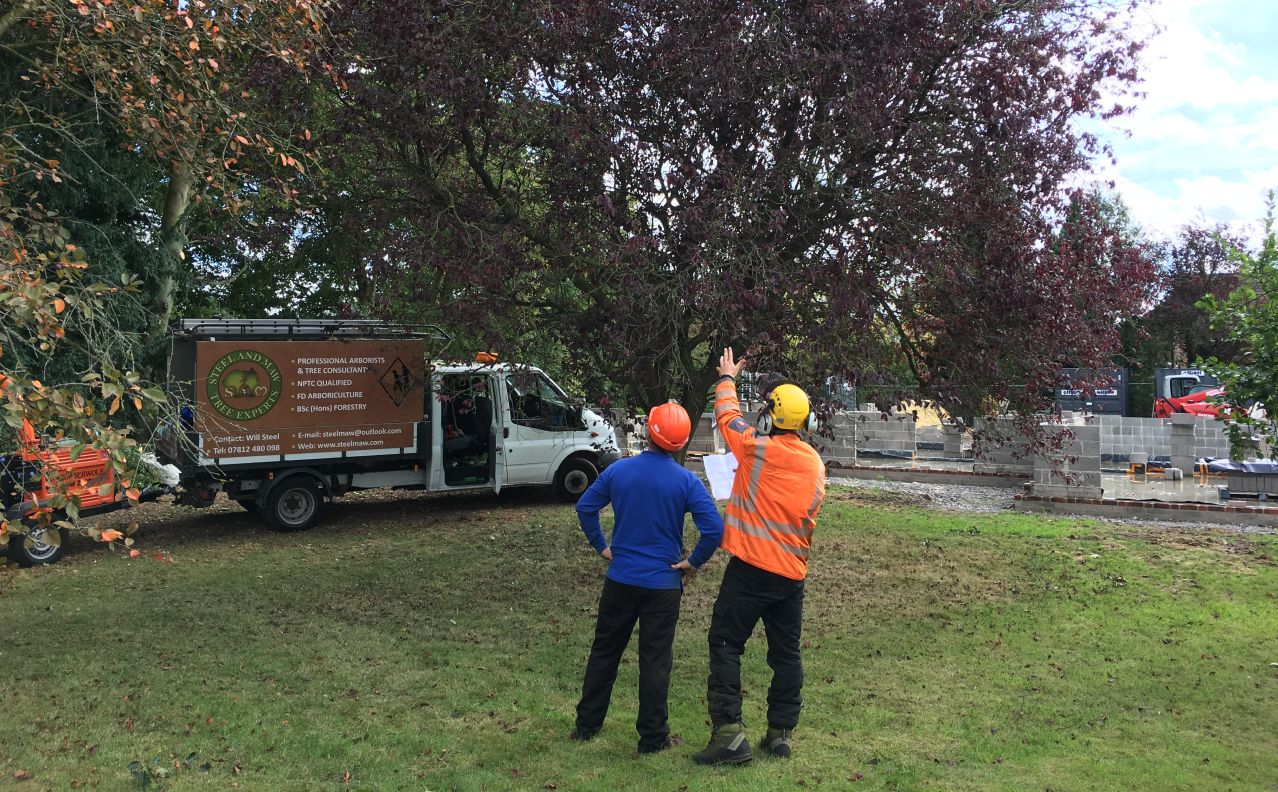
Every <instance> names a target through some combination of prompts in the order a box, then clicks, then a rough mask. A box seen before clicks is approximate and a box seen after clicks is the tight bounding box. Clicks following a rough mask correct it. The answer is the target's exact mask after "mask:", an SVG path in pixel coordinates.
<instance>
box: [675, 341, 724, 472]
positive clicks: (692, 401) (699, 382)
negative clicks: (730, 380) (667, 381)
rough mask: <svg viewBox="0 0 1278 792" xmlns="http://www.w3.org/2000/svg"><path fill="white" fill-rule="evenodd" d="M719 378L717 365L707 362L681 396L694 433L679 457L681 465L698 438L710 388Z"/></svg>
mask: <svg viewBox="0 0 1278 792" xmlns="http://www.w3.org/2000/svg"><path fill="white" fill-rule="evenodd" d="M718 378H719V375H718V373H717V372H716V367H715V364H714V363H712V362H707V363H706V368H705V369H704V370H702V371H700V372H698V373H697V375H696V377H695V379H694V381H693V382H692V383H691V384H690V385H689V386H688V387H686V388H685V389H684V390H683V392H682V393H680V394H679V403H680V404H682V405H683V408H684V409H685V410H687V411H688V417H689V418H691V419H692V432H691V433H689V435H688V445H687V446H684V448H683V451H681V452H680V453H679V455H678V459H679V462H680V463H682V462H683V460H684V458H685V457H686V456H687V451H688V446H691V445H692V439H693V438H694V437H696V436H697V427H698V426H699V425H700V423H701V411H702V409H703V408H704V407H705V403H706V397H707V395H708V394H709V393H710V386H711V385H713V384H714V381H715V380H717V379H718Z"/></svg>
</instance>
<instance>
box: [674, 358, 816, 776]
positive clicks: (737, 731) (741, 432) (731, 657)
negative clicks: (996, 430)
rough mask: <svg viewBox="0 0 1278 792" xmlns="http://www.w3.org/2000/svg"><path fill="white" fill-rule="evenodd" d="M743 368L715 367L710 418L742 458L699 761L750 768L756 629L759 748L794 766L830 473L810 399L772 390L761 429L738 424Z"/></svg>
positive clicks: (795, 390)
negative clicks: (746, 709) (813, 437)
mask: <svg viewBox="0 0 1278 792" xmlns="http://www.w3.org/2000/svg"><path fill="white" fill-rule="evenodd" d="M743 363H744V361H740V362H738V361H735V360H734V359H733V355H732V350H731V349H725V350H723V356H722V357H721V358H720V359H719V375H720V379H719V383H718V384H717V385H716V386H715V398H714V416H715V422H716V423H717V424H718V426H719V433H720V434H721V435H722V436H723V439H724V441H725V442H726V443H727V444H728V448H729V449H730V450H731V451H732V453H733V454H734V455H735V456H736V458H737V465H738V466H737V473H736V478H735V479H734V480H733V482H732V497H731V499H730V500H729V501H728V506H727V510H726V512H725V514H724V518H723V542H722V544H721V545H720V547H722V548H723V549H724V550H726V551H728V552H729V553H730V554H731V555H732V560H731V561H730V562H728V567H727V569H726V570H724V573H723V583H722V584H721V585H720V587H719V597H718V599H717V600H716V601H715V604H714V615H713V616H712V618H711V622H710V679H709V683H708V684H709V690H708V692H707V699H708V701H709V704H710V720H711V723H712V724H713V725H714V733H713V735H712V736H711V738H710V744H709V745H707V746H706V748H705V750H704V751H701V752H700V753H698V754H696V755H695V756H694V757H693V759H694V760H695V761H696V762H697V763H698V764H742V763H744V762H748V761H750V759H751V758H752V756H751V753H750V743H749V741H748V740H747V739H746V733H745V724H744V723H743V722H742V719H741V654H742V653H743V652H744V651H745V644H746V641H747V640H748V639H749V637H750V634H751V633H752V632H754V627H755V625H756V624H757V623H758V622H759V620H760V619H762V620H763V626H764V628H765V629H766V630H767V636H768V665H769V666H771V667H772V685H771V687H769V688H768V731H767V734H766V735H765V736H764V738H763V742H762V747H763V749H764V750H766V751H767V752H768V753H770V754H772V755H773V756H779V757H788V756H790V752H791V750H792V747H793V746H792V743H791V732H792V731H793V729H794V727H795V726H797V725H798V722H799V709H800V707H801V705H802V702H803V696H802V692H803V661H802V660H801V659H800V657H799V636H800V634H801V633H802V628H803V581H804V578H806V577H807V574H808V551H809V549H810V548H811V546H812V532H813V530H814V529H815V528H816V516H817V510H818V509H820V508H821V501H822V500H823V499H824V498H825V465H824V464H823V463H822V462H821V457H820V456H819V455H818V454H817V452H816V450H815V449H813V448H812V446H810V445H808V444H807V443H806V442H804V441H803V440H802V439H801V438H800V437H799V434H798V432H799V431H800V430H803V431H812V430H813V428H815V424H814V419H813V416H812V407H811V403H810V402H809V400H808V396H807V394H806V393H804V392H803V390H802V389H801V388H799V386H798V385H795V384H794V383H792V382H780V383H777V384H773V385H770V386H768V390H767V393H766V394H765V397H764V398H765V405H764V409H763V411H762V412H761V414H760V416H759V421H758V425H757V426H750V424H749V423H747V422H746V420H745V418H744V417H742V415H741V407H740V404H739V403H738V401H737V389H736V383H735V378H736V375H737V373H738V372H739V371H740V370H741V366H742V364H743Z"/></svg>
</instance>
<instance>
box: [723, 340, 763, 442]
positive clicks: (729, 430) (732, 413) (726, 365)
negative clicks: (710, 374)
mask: <svg viewBox="0 0 1278 792" xmlns="http://www.w3.org/2000/svg"><path fill="white" fill-rule="evenodd" d="M744 364H745V360H744V359H742V360H734V359H733V355H732V348H731V347H728V348H727V349H724V350H723V355H722V356H721V357H720V358H719V382H718V383H717V384H716V385H715V386H714V421H715V424H716V425H717V426H718V427H719V435H720V436H722V437H723V441H724V442H725V443H727V444H728V450H730V451H731V452H732V453H733V455H735V456H736V458H737V461H738V463H739V462H740V461H741V460H742V459H744V458H745V457H746V456H747V455H748V454H749V453H750V451H751V450H752V449H753V448H754V444H755V443H756V442H757V440H756V436H757V435H758V432H756V431H755V428H754V427H753V426H751V425H750V424H749V423H748V422H747V421H746V419H745V416H743V415H742V414H741V402H740V401H739V400H738V399H737V383H736V379H735V378H736V376H737V374H738V373H739V372H740V371H741V367H742V366H743V365H744Z"/></svg>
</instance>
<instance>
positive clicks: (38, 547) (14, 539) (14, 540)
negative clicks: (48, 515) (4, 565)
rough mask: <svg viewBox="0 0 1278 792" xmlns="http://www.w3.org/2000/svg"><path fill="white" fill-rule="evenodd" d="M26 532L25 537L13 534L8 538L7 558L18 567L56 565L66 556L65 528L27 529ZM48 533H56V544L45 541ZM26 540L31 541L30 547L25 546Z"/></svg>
mask: <svg viewBox="0 0 1278 792" xmlns="http://www.w3.org/2000/svg"><path fill="white" fill-rule="evenodd" d="M27 531H28V533H27V535H26V536H22V535H19V534H14V535H13V536H11V537H9V558H10V559H12V560H13V561H14V563H16V564H17V565H18V566H21V567H30V566H40V565H42V564H56V563H58V560H59V559H60V558H62V556H63V555H65V554H66V552H67V529H66V528H28V529H27ZM49 531H57V539H58V542H57V544H54V543H52V542H49V541H46V540H47V539H48V538H49V537H48V533H47V532H49ZM27 539H30V540H31V544H30V546H28V545H27Z"/></svg>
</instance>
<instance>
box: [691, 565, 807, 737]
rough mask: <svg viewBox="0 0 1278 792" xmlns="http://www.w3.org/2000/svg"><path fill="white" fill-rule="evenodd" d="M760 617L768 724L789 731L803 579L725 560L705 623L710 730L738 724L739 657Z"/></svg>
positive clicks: (797, 685) (796, 688)
mask: <svg viewBox="0 0 1278 792" xmlns="http://www.w3.org/2000/svg"><path fill="white" fill-rule="evenodd" d="M760 619H763V627H764V629H765V630H766V631H767V636H768V665H769V666H771V667H772V685H771V687H769V688H768V725H769V726H775V727H777V728H781V729H793V728H794V727H795V726H797V725H798V724H799V709H800V708H801V707H802V705H803V660H802V658H800V656H799V639H800V636H801V635H802V632H803V581H802V580H791V579H790V578H787V577H782V576H781V575H775V574H773V573H771V572H767V571H765V570H762V569H759V568H758V567H755V566H751V565H750V564H747V563H746V562H744V561H742V560H741V559H739V558H734V559H732V560H731V561H729V562H728V568H727V569H725V570H724V573H723V583H722V585H720V586H719V598H718V599H717V600H715V603H714V615H713V616H712V617H711V619H710V680H709V689H708V691H707V699H708V701H709V704H710V722H711V723H713V724H714V725H715V726H720V725H722V724H725V723H740V722H741V655H742V653H743V652H744V651H745V645H746V641H747V640H749V638H750V634H751V633H752V632H754V626H755V625H756V624H758V623H759V620H760Z"/></svg>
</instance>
